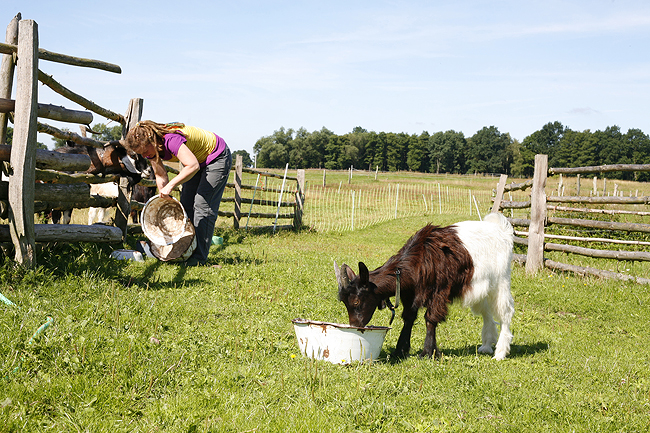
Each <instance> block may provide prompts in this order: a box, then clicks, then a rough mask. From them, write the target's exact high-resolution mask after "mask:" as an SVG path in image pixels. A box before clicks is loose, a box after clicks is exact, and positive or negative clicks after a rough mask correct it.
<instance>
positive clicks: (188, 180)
mask: <svg viewBox="0 0 650 433" xmlns="http://www.w3.org/2000/svg"><path fill="white" fill-rule="evenodd" d="M125 147H126V148H127V149H128V150H132V151H133V152H135V153H138V154H140V155H142V156H144V157H145V158H147V159H149V160H150V161H151V166H152V168H153V170H154V173H155V175H156V184H157V186H158V191H159V192H160V196H161V197H169V195H170V194H171V192H172V190H173V189H174V188H175V187H177V186H178V185H180V184H183V188H182V190H181V204H182V205H183V208H184V209H185V212H186V213H187V216H188V217H189V218H190V220H191V221H192V223H193V224H194V228H195V229H196V249H195V250H194V252H193V253H192V256H191V257H190V258H189V259H187V261H186V262H185V264H186V265H187V266H197V265H204V264H205V263H206V261H207V259H208V252H209V251H210V242H211V241H212V235H213V234H214V225H215V223H216V221H217V215H218V212H219V205H220V204H221V197H222V195H223V190H224V189H225V187H226V182H227V181H228V175H229V173H230V168H231V166H232V158H231V155H230V149H228V145H226V142H225V141H224V140H223V138H221V137H219V136H218V135H217V134H215V133H213V132H209V131H206V130H204V129H200V128H195V127H193V126H188V125H185V124H182V123H167V124H162V123H156V122H152V121H151V120H144V121H141V122H138V123H137V124H136V126H135V127H133V128H132V129H131V130H130V131H129V133H128V134H127V136H126V142H125ZM163 161H172V162H174V161H180V162H181V164H182V167H183V168H182V169H181V171H180V172H179V173H178V175H177V176H176V177H174V178H173V179H172V180H169V177H168V176H167V170H165V167H164V165H163Z"/></svg>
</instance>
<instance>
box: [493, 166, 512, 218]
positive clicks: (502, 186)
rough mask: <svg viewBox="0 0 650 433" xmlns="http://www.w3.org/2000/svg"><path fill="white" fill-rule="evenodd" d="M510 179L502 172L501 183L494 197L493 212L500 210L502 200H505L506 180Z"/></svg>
mask: <svg viewBox="0 0 650 433" xmlns="http://www.w3.org/2000/svg"><path fill="white" fill-rule="evenodd" d="M507 181H508V175H506V174H502V175H501V176H500V177H499V184H498V185H497V194H496V196H495V197H494V204H493V205H492V211H491V212H492V213H496V212H499V209H500V207H501V200H503V191H504V190H505V187H506V182H507Z"/></svg>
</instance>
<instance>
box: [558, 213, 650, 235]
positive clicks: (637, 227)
mask: <svg viewBox="0 0 650 433" xmlns="http://www.w3.org/2000/svg"><path fill="white" fill-rule="evenodd" d="M547 221H548V224H561V225H568V226H577V227H587V228H594V229H605V230H622V231H626V232H642V233H650V224H638V223H619V222H611V221H595V220H585V219H575V218H555V217H549V218H548V219H547Z"/></svg>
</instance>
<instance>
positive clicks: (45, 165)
mask: <svg viewBox="0 0 650 433" xmlns="http://www.w3.org/2000/svg"><path fill="white" fill-rule="evenodd" d="M10 159H11V146H9V145H6V144H0V161H9V160H10ZM36 167H38V168H40V169H53V170H62V171H86V170H88V168H89V167H90V157H89V156H88V155H83V154H74V153H59V152H53V151H51V150H44V149H36Z"/></svg>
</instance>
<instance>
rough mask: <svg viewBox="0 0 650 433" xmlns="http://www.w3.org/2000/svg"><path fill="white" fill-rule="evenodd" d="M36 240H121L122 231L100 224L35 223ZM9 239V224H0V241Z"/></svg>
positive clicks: (110, 241) (109, 241)
mask: <svg viewBox="0 0 650 433" xmlns="http://www.w3.org/2000/svg"><path fill="white" fill-rule="evenodd" d="M34 233H35V238H36V242H108V243H113V242H121V241H122V231H121V230H120V229H118V228H117V227H113V226H107V225H102V224H93V225H91V226H88V225H83V224H36V225H35V226H34ZM9 239H10V235H9V226H7V225H0V242H6V241H8V240H9Z"/></svg>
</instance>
